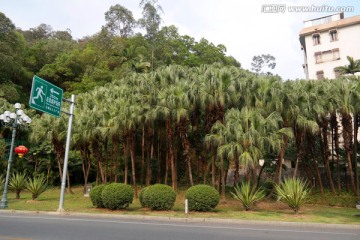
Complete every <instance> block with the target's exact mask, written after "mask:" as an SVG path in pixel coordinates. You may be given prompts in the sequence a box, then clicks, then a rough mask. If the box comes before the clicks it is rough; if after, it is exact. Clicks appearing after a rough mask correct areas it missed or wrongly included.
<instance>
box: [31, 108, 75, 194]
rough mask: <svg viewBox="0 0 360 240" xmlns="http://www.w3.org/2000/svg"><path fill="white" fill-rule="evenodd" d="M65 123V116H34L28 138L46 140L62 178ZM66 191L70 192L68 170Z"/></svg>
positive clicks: (35, 141) (33, 140) (38, 141)
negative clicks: (52, 149)
mask: <svg viewBox="0 0 360 240" xmlns="http://www.w3.org/2000/svg"><path fill="white" fill-rule="evenodd" d="M66 132H67V123H66V120H65V118H63V117H60V118H54V117H52V116H50V115H48V114H43V115H41V116H36V117H35V118H33V122H32V124H31V133H30V140H31V141H32V142H34V143H40V142H42V141H45V140H48V141H50V142H51V144H52V145H53V147H54V150H55V152H56V160H57V163H58V168H59V178H60V180H61V179H62V161H63V159H64V157H65V147H64V146H65V138H66ZM67 191H68V192H69V193H72V190H71V185H70V176H69V171H68V172H67Z"/></svg>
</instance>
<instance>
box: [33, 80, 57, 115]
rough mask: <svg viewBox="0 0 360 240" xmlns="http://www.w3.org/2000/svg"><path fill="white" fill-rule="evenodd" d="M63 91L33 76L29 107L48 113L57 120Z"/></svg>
mask: <svg viewBox="0 0 360 240" xmlns="http://www.w3.org/2000/svg"><path fill="white" fill-rule="evenodd" d="M62 98H63V90H62V89H61V88H59V87H57V86H55V85H53V84H51V83H49V82H47V81H45V80H44V79H42V78H39V77H38V76H34V78H33V82H32V87H31V94H30V101H29V105H30V107H31V108H35V109H36V110H39V111H42V112H45V113H48V114H50V115H52V116H54V117H57V118H59V117H60V114H61V105H62Z"/></svg>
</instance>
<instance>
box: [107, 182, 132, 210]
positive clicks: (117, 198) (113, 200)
mask: <svg viewBox="0 0 360 240" xmlns="http://www.w3.org/2000/svg"><path fill="white" fill-rule="evenodd" d="M133 199H134V190H133V189H132V187H131V186H130V185H127V184H123V183H111V184H109V185H106V186H105V187H104V189H103V191H102V193H101V200H102V202H103V204H104V207H106V208H108V209H111V210H115V209H123V208H127V207H128V206H129V204H130V203H132V201H133Z"/></svg>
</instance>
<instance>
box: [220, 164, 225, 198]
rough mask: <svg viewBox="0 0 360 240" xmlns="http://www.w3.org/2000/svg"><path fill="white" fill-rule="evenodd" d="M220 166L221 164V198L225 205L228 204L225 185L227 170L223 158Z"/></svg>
mask: <svg viewBox="0 0 360 240" xmlns="http://www.w3.org/2000/svg"><path fill="white" fill-rule="evenodd" d="M220 164H221V169H220V171H221V174H220V175H221V198H222V201H223V202H224V203H225V202H226V197H225V184H226V176H225V174H226V173H225V169H224V159H223V157H221V158H220Z"/></svg>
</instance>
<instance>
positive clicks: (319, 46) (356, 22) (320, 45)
mask: <svg viewBox="0 0 360 240" xmlns="http://www.w3.org/2000/svg"><path fill="white" fill-rule="evenodd" d="M304 25H305V26H304V28H303V29H302V30H301V31H300V43H301V47H302V50H304V64H303V68H304V71H305V74H306V79H324V78H328V79H334V78H337V77H338V75H339V72H338V71H336V70H335V68H336V67H339V66H345V65H348V64H349V62H348V60H347V58H346V57H347V56H350V57H353V58H354V60H356V59H360V15H357V16H353V17H349V18H344V13H338V14H334V15H329V16H325V17H322V18H316V19H312V20H308V21H305V22H304Z"/></svg>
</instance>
